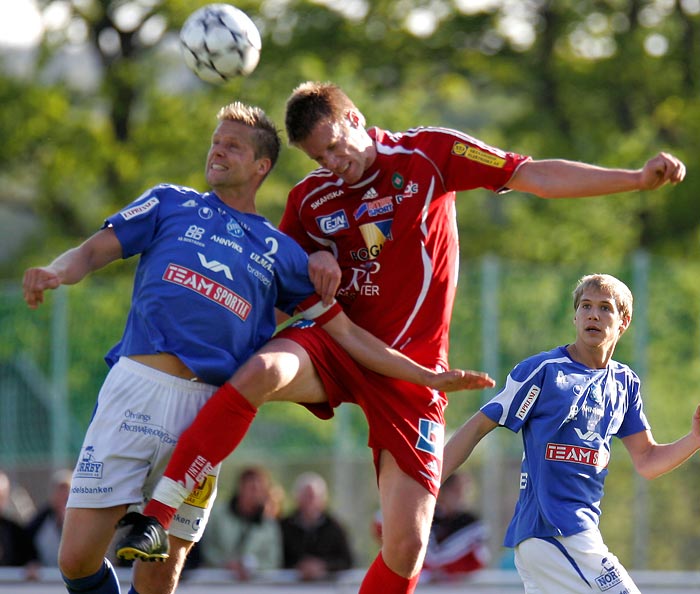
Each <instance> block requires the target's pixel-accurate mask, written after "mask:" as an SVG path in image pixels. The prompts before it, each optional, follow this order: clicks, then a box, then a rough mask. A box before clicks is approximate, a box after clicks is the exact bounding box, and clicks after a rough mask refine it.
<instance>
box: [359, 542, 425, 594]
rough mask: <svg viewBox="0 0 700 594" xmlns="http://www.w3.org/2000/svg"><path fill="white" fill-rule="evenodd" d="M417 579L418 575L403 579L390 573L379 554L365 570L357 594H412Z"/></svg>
mask: <svg viewBox="0 0 700 594" xmlns="http://www.w3.org/2000/svg"><path fill="white" fill-rule="evenodd" d="M419 577H420V573H419V574H417V575H414V576H413V577H412V578H405V577H403V576H400V575H399V574H398V573H396V572H394V571H392V570H391V569H389V567H387V565H386V563H384V557H382V553H381V552H380V553H379V555H377V558H376V559H375V560H374V563H372V565H370V567H369V569H368V570H367V573H366V574H365V579H363V580H362V585H361V586H360V591H359V592H358V594H413V592H414V591H415V589H416V585H417V584H418V578H419Z"/></svg>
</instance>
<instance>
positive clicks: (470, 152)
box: [452, 141, 506, 169]
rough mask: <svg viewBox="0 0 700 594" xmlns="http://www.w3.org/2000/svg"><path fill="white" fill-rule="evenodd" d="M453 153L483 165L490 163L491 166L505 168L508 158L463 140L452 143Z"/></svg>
mask: <svg viewBox="0 0 700 594" xmlns="http://www.w3.org/2000/svg"><path fill="white" fill-rule="evenodd" d="M452 154H453V155H456V156H457V157H464V158H465V159H469V160H470V161H476V162H477V163H481V164H482V165H488V166H489V167H497V168H499V169H503V167H504V166H505V164H506V160H505V159H504V158H503V157H498V156H496V155H492V154H491V153H487V152H486V151H482V150H480V149H478V148H476V147H474V146H468V145H466V144H464V143H463V142H459V141H456V142H455V143H454V144H453V145H452Z"/></svg>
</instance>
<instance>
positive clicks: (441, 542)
mask: <svg viewBox="0 0 700 594" xmlns="http://www.w3.org/2000/svg"><path fill="white" fill-rule="evenodd" d="M469 480H470V479H469V477H468V476H467V475H466V474H453V475H451V476H449V477H447V479H446V480H445V482H444V483H443V485H442V487H440V493H439V495H438V499H437V504H436V507H435V515H434V516H433V523H432V526H431V529H430V538H429V540H428V550H427V553H426V556H425V561H424V562H423V570H424V572H425V573H424V575H426V577H428V578H429V579H430V580H432V581H442V580H448V579H453V578H458V577H462V576H464V575H465V574H468V573H471V572H472V571H476V570H477V569H482V568H483V567H486V565H487V564H488V562H489V560H490V552H489V549H488V546H487V540H488V533H487V530H486V527H485V526H484V524H483V523H482V522H481V520H480V519H479V518H478V516H476V514H474V513H472V512H471V511H469V510H468V509H467V491H468V489H469Z"/></svg>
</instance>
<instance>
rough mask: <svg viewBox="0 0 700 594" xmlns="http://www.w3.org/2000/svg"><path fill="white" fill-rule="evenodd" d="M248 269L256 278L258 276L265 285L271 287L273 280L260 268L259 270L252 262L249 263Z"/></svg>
mask: <svg viewBox="0 0 700 594" xmlns="http://www.w3.org/2000/svg"><path fill="white" fill-rule="evenodd" d="M247 269H248V273H249V274H250V275H252V276H254V277H255V278H257V279H258V280H259V281H260V282H261V283H262V284H263V285H265V286H266V287H269V286H270V285H271V284H272V281H271V280H270V279H269V278H267V277H266V276H265V275H264V274H263V273H262V272H261V271H260V270H258V269H257V268H254V267H253V266H251V265H250V264H247Z"/></svg>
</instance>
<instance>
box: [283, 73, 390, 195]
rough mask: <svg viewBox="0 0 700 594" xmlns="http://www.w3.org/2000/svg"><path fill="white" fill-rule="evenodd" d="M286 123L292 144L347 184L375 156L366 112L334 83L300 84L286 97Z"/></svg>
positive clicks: (362, 171) (356, 178) (360, 173)
mask: <svg viewBox="0 0 700 594" xmlns="http://www.w3.org/2000/svg"><path fill="white" fill-rule="evenodd" d="M285 123H286V126H287V136H288V137H289V142H290V143H291V144H292V145H293V146H296V147H297V148H299V149H301V150H302V151H304V152H305V153H306V154H307V156H308V157H309V158H311V159H313V160H314V161H316V162H317V163H318V164H319V165H321V167H325V168H326V169H328V170H330V171H332V172H333V173H335V174H336V175H337V176H338V177H340V178H341V179H342V180H343V181H345V182H346V183H348V184H353V183H356V182H357V181H359V180H360V179H361V177H362V175H363V173H364V172H365V170H366V169H367V168H368V167H369V166H370V165H371V164H372V163H373V162H374V159H375V158H376V155H377V153H376V149H375V146H374V141H373V140H372V138H371V137H370V135H369V134H368V133H367V130H365V118H364V116H363V115H362V113H360V111H359V110H358V109H357V107H355V104H354V103H353V102H352V101H351V100H350V99H349V98H348V96H347V95H346V94H345V93H344V92H343V91H342V90H341V89H340V88H339V87H338V86H336V85H334V84H333V83H318V82H306V83H304V84H302V85H299V86H298V87H297V88H296V89H295V90H294V91H293V92H292V95H291V96H290V98H289V99H288V100H287V113H286V116H285Z"/></svg>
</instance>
